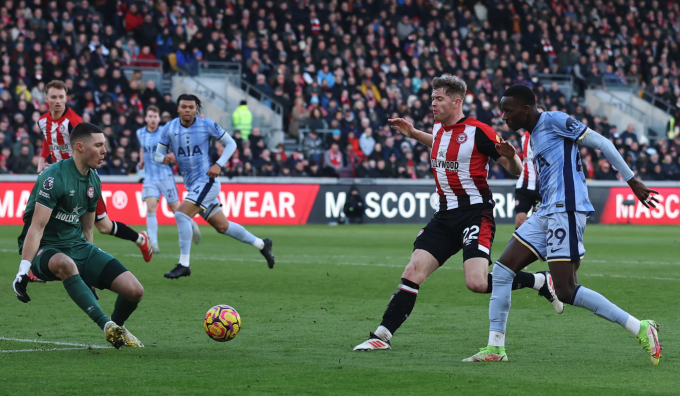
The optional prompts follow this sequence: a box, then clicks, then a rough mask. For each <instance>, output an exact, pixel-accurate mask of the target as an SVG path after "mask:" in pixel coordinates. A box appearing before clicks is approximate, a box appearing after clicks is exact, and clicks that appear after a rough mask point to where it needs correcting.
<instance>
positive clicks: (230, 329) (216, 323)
mask: <svg viewBox="0 0 680 396" xmlns="http://www.w3.org/2000/svg"><path fill="white" fill-rule="evenodd" d="M203 327H204V328H205V333H206V334H207V335H208V337H210V338H212V339H213V340H215V341H218V342H225V341H229V340H231V339H233V338H234V337H236V335H237V334H238V332H239V331H240V330H241V316H240V315H239V314H238V312H236V310H235V309H234V308H232V307H230V306H228V305H215V306H214V307H212V308H210V310H208V313H207V314H205V319H204V320H203Z"/></svg>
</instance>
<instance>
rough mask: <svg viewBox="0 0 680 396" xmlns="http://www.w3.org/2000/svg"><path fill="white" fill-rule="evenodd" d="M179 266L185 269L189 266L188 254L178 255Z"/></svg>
mask: <svg viewBox="0 0 680 396" xmlns="http://www.w3.org/2000/svg"><path fill="white" fill-rule="evenodd" d="M179 264H180V265H183V266H185V267H188V266H189V255H188V254H180V255H179Z"/></svg>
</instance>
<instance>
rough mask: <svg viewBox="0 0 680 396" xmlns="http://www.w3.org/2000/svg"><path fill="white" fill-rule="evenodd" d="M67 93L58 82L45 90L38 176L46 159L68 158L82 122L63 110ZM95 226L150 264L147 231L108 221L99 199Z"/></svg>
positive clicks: (61, 83) (66, 108) (68, 111)
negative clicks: (132, 247)
mask: <svg viewBox="0 0 680 396" xmlns="http://www.w3.org/2000/svg"><path fill="white" fill-rule="evenodd" d="M66 92H67V88H66V84H64V83H63V82H62V81H59V80H54V81H51V82H50V83H48V84H47V86H45V100H46V101H47V104H48V105H49V108H50V111H49V112H47V113H45V114H43V115H42V116H41V117H40V119H38V126H39V127H40V130H41V131H42V133H43V136H44V141H43V150H42V153H41V158H40V163H39V165H38V173H40V172H42V171H43V170H44V169H45V168H47V167H48V166H50V165H49V164H48V163H47V162H46V159H47V158H48V157H50V156H51V157H52V161H53V162H58V161H61V160H64V159H68V158H71V140H70V134H71V131H72V130H73V128H74V127H75V126H76V125H78V124H80V123H81V122H83V120H82V118H80V116H78V114H76V113H75V112H74V111H73V110H72V109H70V108H68V107H67V106H66ZM94 224H95V227H97V230H99V232H100V233H102V234H106V235H113V236H115V237H117V238H121V239H126V240H128V241H132V242H134V243H135V244H136V245H137V246H138V247H139V250H141V251H142V256H143V257H144V261H146V262H149V261H151V257H152V255H153V252H152V251H151V244H150V241H149V238H148V237H147V234H146V231H142V232H137V231H135V230H133V229H132V228H130V227H128V226H127V225H125V224H123V223H121V222H119V221H112V220H111V219H109V217H108V216H107V215H106V205H105V204H104V200H103V199H102V198H99V201H98V202H97V212H96V218H95V223H94Z"/></svg>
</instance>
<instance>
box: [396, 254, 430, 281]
mask: <svg viewBox="0 0 680 396" xmlns="http://www.w3.org/2000/svg"><path fill="white" fill-rule="evenodd" d="M424 268H425V265H423V263H419V262H418V261H413V260H412V261H411V262H410V263H408V265H407V266H406V268H405V269H404V273H403V274H402V275H401V277H402V278H404V279H408V280H410V281H411V282H413V283H416V284H418V285H420V284H421V283H423V282H425V279H426V278H427V276H428V274H427V272H426V271H425V270H424Z"/></svg>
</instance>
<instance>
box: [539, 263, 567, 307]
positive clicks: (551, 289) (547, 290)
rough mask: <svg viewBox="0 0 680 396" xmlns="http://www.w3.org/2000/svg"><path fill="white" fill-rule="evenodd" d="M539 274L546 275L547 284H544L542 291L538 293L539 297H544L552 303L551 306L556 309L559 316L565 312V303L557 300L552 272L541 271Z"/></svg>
mask: <svg viewBox="0 0 680 396" xmlns="http://www.w3.org/2000/svg"><path fill="white" fill-rule="evenodd" d="M539 274H543V275H545V282H544V283H543V286H542V287H541V290H539V291H538V295H539V296H543V297H545V298H546V299H547V300H548V301H550V304H552V306H553V308H555V311H556V312H557V313H558V314H561V313H562V312H564V303H563V302H562V301H560V299H559V298H557V294H555V285H554V284H553V280H552V276H551V275H550V271H541V272H539Z"/></svg>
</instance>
